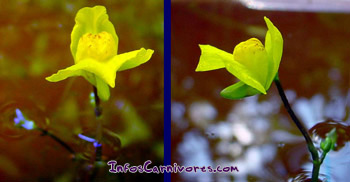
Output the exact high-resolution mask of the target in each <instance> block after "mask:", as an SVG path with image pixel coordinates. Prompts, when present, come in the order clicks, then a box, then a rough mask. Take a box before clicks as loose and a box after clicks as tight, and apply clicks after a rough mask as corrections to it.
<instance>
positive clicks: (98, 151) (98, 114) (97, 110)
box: [93, 86, 102, 161]
mask: <svg viewBox="0 0 350 182" xmlns="http://www.w3.org/2000/svg"><path fill="white" fill-rule="evenodd" d="M93 89H94V96H95V116H96V122H97V130H96V140H97V141H98V145H97V146H96V158H95V161H101V158H102V144H101V140H102V121H101V115H102V108H101V106H100V98H99V97H98V95H97V88H96V87H95V86H94V87H93Z"/></svg>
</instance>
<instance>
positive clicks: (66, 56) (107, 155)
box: [0, 0, 164, 182]
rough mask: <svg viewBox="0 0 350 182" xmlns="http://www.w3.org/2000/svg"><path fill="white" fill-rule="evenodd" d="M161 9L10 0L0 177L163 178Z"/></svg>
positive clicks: (0, 107)
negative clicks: (161, 170)
mask: <svg viewBox="0 0 350 182" xmlns="http://www.w3.org/2000/svg"><path fill="white" fill-rule="evenodd" d="M163 9H164V8H163V1H141V0H137V1H98V2H91V1H68V0H67V1H41V0H34V1H26V0H15V1H11V2H7V3H6V4H3V6H2V11H1V12H0V14H1V16H0V17H1V18H0V19H1V21H0V36H1V37H2V41H1V42H0V119H1V120H0V121H1V122H0V150H1V152H0V164H2V165H1V166H0V181H57V182H65V181H118V182H123V181H139V179H142V180H143V181H151V180H152V181H163V177H164V176H163V174H162V173H159V172H157V170H153V169H157V168H158V166H161V165H163V164H164V139H163V134H164V114H163V113H164V99H163V97H164V76H163V75H164V71H163V65H164V62H163V57H164V28H163V25H164V16H163V14H164V11H163Z"/></svg>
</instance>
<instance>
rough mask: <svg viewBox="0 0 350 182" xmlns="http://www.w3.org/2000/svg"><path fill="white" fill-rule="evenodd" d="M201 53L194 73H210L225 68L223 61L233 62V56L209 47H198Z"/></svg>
mask: <svg viewBox="0 0 350 182" xmlns="http://www.w3.org/2000/svg"><path fill="white" fill-rule="evenodd" d="M199 47H200V49H201V51H202V53H201V56H200V58H199V63H198V66H197V68H196V71H210V70H216V69H220V68H224V67H225V62H224V60H231V61H233V55H232V54H230V53H228V52H225V51H223V50H220V49H218V48H216V47H213V46H211V45H199Z"/></svg>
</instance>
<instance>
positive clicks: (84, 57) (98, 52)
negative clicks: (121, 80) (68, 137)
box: [14, 6, 154, 180]
mask: <svg viewBox="0 0 350 182" xmlns="http://www.w3.org/2000/svg"><path fill="white" fill-rule="evenodd" d="M118 42H119V38H118V36H117V34H116V31H115V28H114V26H113V24H112V22H111V21H110V20H109V17H108V15H107V12H106V8H105V7H104V6H95V7H84V8H82V9H80V10H79V11H78V13H77V15H76V17H75V25H74V28H73V30H72V33H71V44H70V50H71V53H72V55H73V58H74V65H72V66H69V67H68V68H65V69H62V70H59V71H58V72H57V73H55V74H53V75H51V76H49V77H46V80H48V81H50V82H58V81H61V80H64V79H66V78H69V77H73V76H82V77H84V78H85V79H86V80H87V81H88V82H89V83H90V84H91V85H92V88H93V92H92V93H91V94H90V97H89V98H88V99H89V101H90V103H91V105H92V106H93V107H94V113H95V119H96V123H97V128H96V134H95V138H91V137H88V136H85V135H83V134H81V133H80V134H78V135H77V138H80V139H82V140H84V141H87V142H90V143H92V144H93V146H94V149H95V159H94V161H95V163H94V169H93V171H92V174H89V175H90V180H93V179H94V177H95V176H96V174H97V173H98V171H97V169H98V168H99V167H101V166H103V165H105V164H104V162H103V161H102V146H103V144H102V139H103V130H104V128H102V117H101V116H102V107H101V105H100V104H101V100H102V101H108V99H109V98H110V90H109V87H112V88H114V87H115V79H116V72H118V71H123V70H128V69H131V68H134V67H137V66H139V65H141V64H143V63H146V62H147V61H149V60H150V58H151V57H152V54H153V52H154V51H153V50H151V49H145V48H140V49H139V50H135V51H131V52H126V53H122V54H118ZM15 114H16V117H15V118H14V124H15V126H17V127H20V128H24V129H27V130H34V129H35V130H39V131H40V132H41V133H42V135H47V136H50V137H51V138H52V139H53V140H54V141H56V142H57V143H59V144H60V145H61V146H62V147H64V148H65V149H66V150H67V151H69V152H70V153H71V154H72V155H73V159H82V158H84V157H82V154H80V153H76V152H75V151H74V150H73V149H72V148H71V147H70V146H69V145H68V144H67V143H65V142H64V141H63V140H61V139H60V138H59V137H58V136H56V135H54V134H53V133H51V132H49V131H48V130H46V129H43V128H40V127H38V126H36V124H35V122H34V121H32V120H28V119H27V118H26V117H24V115H23V114H22V112H21V110H20V109H16V110H15ZM107 133H112V134H109V135H113V137H114V138H115V140H116V141H118V142H119V143H118V144H120V139H119V136H118V135H117V134H115V133H113V132H111V131H108V130H107ZM120 145H121V144H120ZM118 147H120V146H114V148H117V149H118Z"/></svg>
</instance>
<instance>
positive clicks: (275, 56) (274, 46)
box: [264, 17, 283, 87]
mask: <svg viewBox="0 0 350 182" xmlns="http://www.w3.org/2000/svg"><path fill="white" fill-rule="evenodd" d="M264 20H265V22H266V25H267V28H268V31H267V33H266V37H265V49H266V51H267V54H268V56H269V69H268V77H267V82H266V86H267V87H270V85H271V83H272V81H273V79H274V78H275V76H276V74H277V72H278V68H279V65H280V62H281V59H282V53H283V38H282V34H281V33H280V31H279V30H278V29H277V27H275V26H274V25H273V23H272V22H271V21H270V19H268V18H267V17H264Z"/></svg>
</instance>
